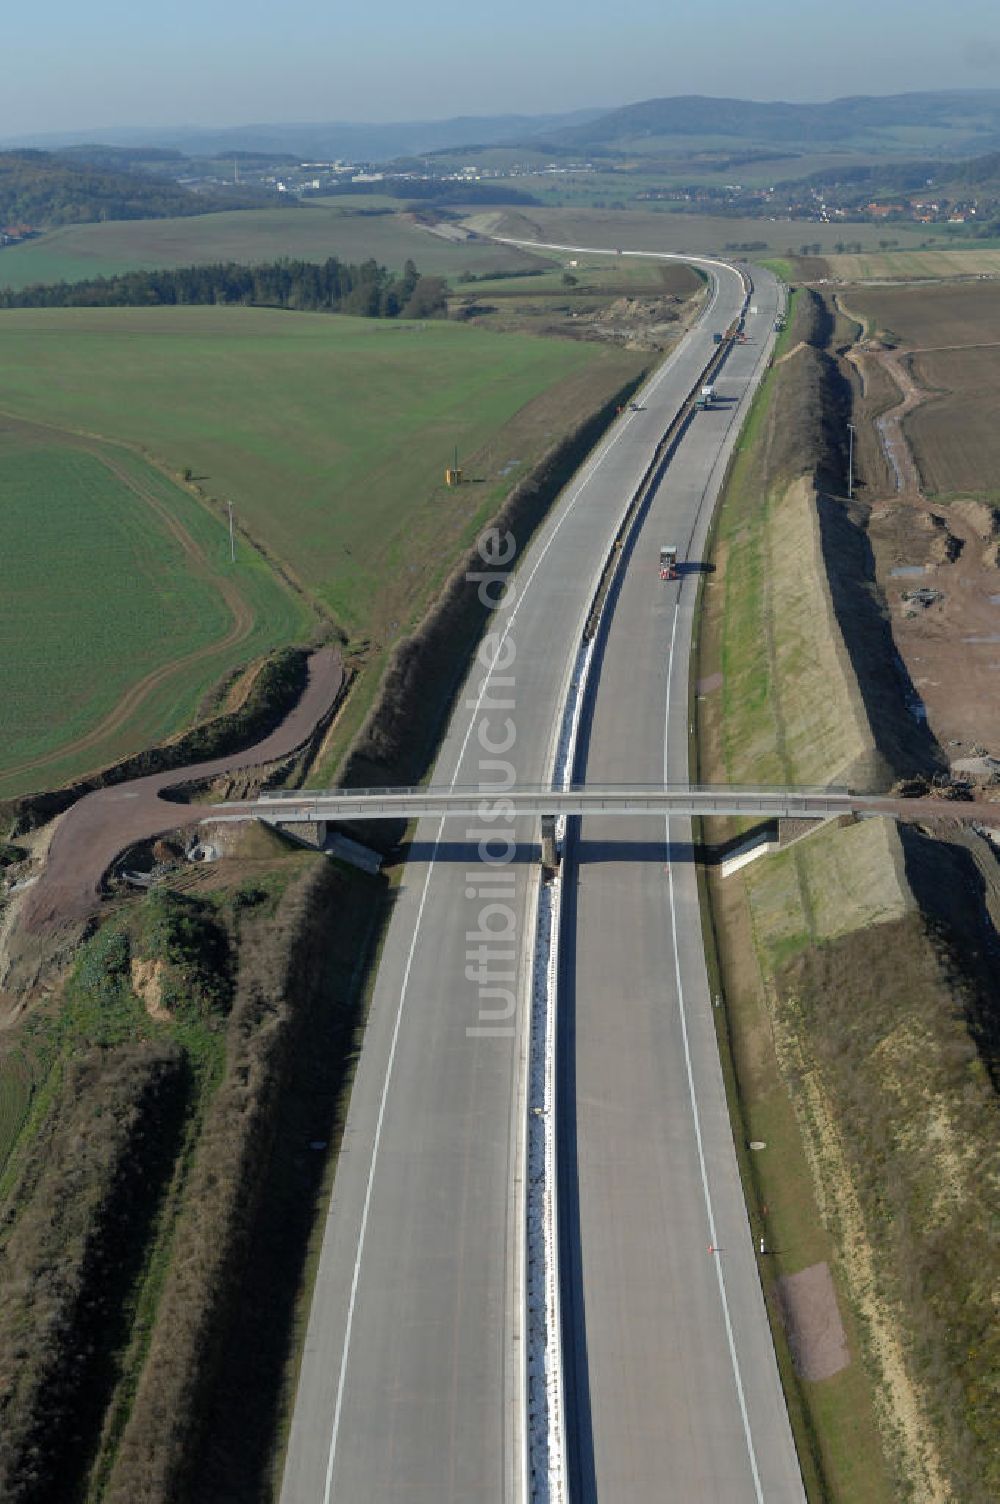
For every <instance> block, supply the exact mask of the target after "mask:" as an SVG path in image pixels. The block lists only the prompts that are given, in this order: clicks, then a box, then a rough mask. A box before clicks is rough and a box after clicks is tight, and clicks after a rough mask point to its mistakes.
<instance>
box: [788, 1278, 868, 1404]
mask: <svg viewBox="0 0 1000 1504" xmlns="http://www.w3.org/2000/svg"><path fill="white" fill-rule="evenodd" d="M776 1288H777V1292H778V1300H779V1302H780V1306H781V1319H782V1321H783V1322H784V1325H785V1330H786V1331H787V1333H788V1345H789V1347H790V1348H791V1350H792V1362H793V1363H794V1364H795V1372H796V1373H797V1374H798V1376H799V1378H800V1379H811V1380H813V1381H815V1380H818V1379H829V1378H832V1377H833V1375H834V1374H835V1373H839V1372H840V1370H841V1369H842V1368H846V1367H847V1365H848V1363H850V1361H851V1354H850V1350H849V1349H848V1346H847V1338H846V1336H845V1335H844V1323H843V1322H842V1321H841V1319H840V1311H839V1310H838V1309H837V1292H836V1291H835V1290H834V1288H833V1278H832V1276H831V1274H830V1266H829V1264H827V1263H825V1262H824V1263H822V1264H810V1266H809V1268H808V1269H800V1270H799V1271H798V1273H797V1274H786V1275H784V1276H783V1277H782V1278H781V1279H779V1280H778V1281H777V1282H776Z"/></svg>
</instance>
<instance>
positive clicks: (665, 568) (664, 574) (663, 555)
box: [660, 543, 677, 580]
mask: <svg viewBox="0 0 1000 1504" xmlns="http://www.w3.org/2000/svg"><path fill="white" fill-rule="evenodd" d="M660 579H661V580H676V579H677V549H676V547H675V546H674V545H673V544H669V543H665V544H664V545H663V547H662V548H661V549H660Z"/></svg>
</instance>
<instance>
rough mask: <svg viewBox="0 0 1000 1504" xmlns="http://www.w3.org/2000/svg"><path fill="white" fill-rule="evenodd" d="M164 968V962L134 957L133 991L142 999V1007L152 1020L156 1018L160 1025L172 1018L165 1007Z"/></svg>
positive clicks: (132, 966) (132, 965)
mask: <svg viewBox="0 0 1000 1504" xmlns="http://www.w3.org/2000/svg"><path fill="white" fill-rule="evenodd" d="M163 968H164V963H163V962H162V961H143V960H142V959H141V958H140V957H139V956H133V957H132V962H131V979H132V991H133V992H134V993H135V995H136V997H138V998H141V999H142V1005H143V1007H144V1008H145V1010H146V1012H147V1013H148V1014H149V1016H150V1018H155V1019H156V1020H157V1022H158V1023H168V1022H169V1021H170V1017H171V1014H170V1010H169V1008H165V1007H164V1006H163Z"/></svg>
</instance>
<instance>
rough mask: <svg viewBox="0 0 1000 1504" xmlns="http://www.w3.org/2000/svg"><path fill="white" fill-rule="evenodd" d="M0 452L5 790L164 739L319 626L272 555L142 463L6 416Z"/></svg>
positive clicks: (0, 764)
mask: <svg viewBox="0 0 1000 1504" xmlns="http://www.w3.org/2000/svg"><path fill="white" fill-rule="evenodd" d="M0 458H2V461H3V465H2V475H0V548H2V552H3V556H4V560H5V565H6V569H7V578H8V584H7V588H6V589H5V590H4V594H3V599H2V602H0V633H2V637H3V643H4V652H3V654H2V657H0V720H2V723H3V726H4V737H3V746H2V750H0V797H3V796H10V795H12V794H16V793H20V792H22V791H24V790H26V789H29V788H39V787H46V786H48V787H51V786H53V785H55V784H58V783H60V782H63V781H65V780H66V779H68V778H73V777H76V776H79V775H80V774H81V773H85V772H88V771H90V770H91V769H94V768H96V767H100V766H102V765H103V764H106V763H108V762H111V761H114V760H115V759H117V758H119V757H122V756H124V755H126V754H128V753H129V752H132V751H134V750H136V749H137V748H139V747H142V746H145V745H148V744H149V743H150V742H154V741H157V740H159V739H161V738H162V737H164V736H166V735H168V734H169V733H170V732H172V731H174V730H175V729H176V728H177V727H178V726H179V725H183V724H184V722H185V721H187V720H190V719H191V717H192V715H193V714H194V712H195V710H196V708H197V706H198V703H199V701H200V700H201V698H202V696H203V695H204V694H205V692H206V690H207V689H208V688H209V686H210V685H212V684H214V683H215V682H216V681H217V680H218V679H219V678H220V677H222V676H223V675H225V674H226V673H228V672H230V671H231V670H232V669H233V668H234V667H235V666H236V665H238V664H241V663H245V662H247V661H248V659H251V658H253V657H255V656H258V655H260V654H261V653H265V652H268V651H269V650H271V649H272V648H274V647H276V646H278V645H280V644H283V643H285V642H288V641H289V640H295V638H297V637H301V636H302V635H303V634H304V633H306V632H307V631H308V630H309V627H310V624H311V622H312V621H313V619H314V618H313V616H312V614H311V612H310V611H309V610H308V608H307V607H306V605H305V604H304V602H303V601H302V600H301V599H299V598H297V597H296V596H295V595H294V594H293V592H292V591H290V590H289V589H288V588H287V587H285V586H284V585H283V584H282V582H281V581H280V580H279V579H278V578H277V577H276V576H275V575H274V573H273V572H272V571H271V570H270V569H269V568H268V566H267V565H266V564H265V563H264V561H263V560H262V559H261V558H260V557H259V555H258V554H256V553H255V552H254V550H253V549H251V548H248V547H247V546H246V545H245V544H244V545H242V546H241V547H240V549H239V551H238V555H237V559H236V562H235V563H231V562H230V557H229V539H228V535H227V531H226V527H225V525H224V523H223V521H222V519H221V518H219V517H216V516H213V515H212V514H211V513H210V512H209V511H208V510H207V509H206V508H205V507H203V506H201V505H199V503H198V502H197V501H196V500H195V499H194V498H193V497H191V496H190V495H188V494H187V493H186V492H185V491H184V490H183V489H182V488H181V487H180V486H176V485H172V484H171V483H170V482H169V481H168V480H167V479H166V478H165V477H164V476H163V475H160V474H158V473H157V472H156V471H155V470H154V469H152V467H150V466H149V465H146V464H144V463H143V462H142V461H141V460H140V459H139V458H138V457H137V456H135V455H133V454H130V453H128V452H127V451H121V450H118V449H115V448H112V447H110V446H106V445H101V444H99V443H97V442H93V441H91V442H84V441H82V440H77V439H75V438H74V437H73V436H72V435H68V434H66V433H63V432H53V431H52V430H51V429H43V428H40V427H35V426H33V425H25V424H17V423H13V424H12V423H7V424H5V425H3V426H2V427H0ZM124 644H127V645H128V651H127V652H123V650H122V649H123V645H124Z"/></svg>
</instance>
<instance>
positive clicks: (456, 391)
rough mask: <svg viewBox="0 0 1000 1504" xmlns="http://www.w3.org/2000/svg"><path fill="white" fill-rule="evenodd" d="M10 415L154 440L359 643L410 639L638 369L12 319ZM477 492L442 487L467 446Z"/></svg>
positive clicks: (7, 370) (36, 314) (525, 355)
mask: <svg viewBox="0 0 1000 1504" xmlns="http://www.w3.org/2000/svg"><path fill="white" fill-rule="evenodd" d="M0 328H2V332H3V337H4V345H5V349H6V353H7V359H6V362H5V366H4V370H3V372H2V374H0V411H6V412H8V413H13V414H15V415H16V416H18V417H21V418H29V419H36V420H38V419H40V420H43V421H46V422H53V423H57V424H59V425H60V427H62V428H66V429H75V430H79V431H85V432H87V433H96V434H99V435H102V436H105V437H110V438H114V439H117V440H124V441H125V442H127V443H129V444H135V445H142V446H145V447H146V448H147V450H148V451H149V452H150V453H151V454H152V455H153V456H155V457H156V458H158V459H161V460H163V461H164V462H165V463H166V464H167V465H168V466H169V467H171V468H172V469H173V470H174V471H176V472H180V471H182V470H183V469H185V468H190V469H191V470H193V471H194V473H195V475H196V477H197V478H198V480H199V481H200V483H201V485H202V486H203V488H204V490H205V492H206V493H208V494H209V495H211V496H212V497H215V498H220V499H221V498H230V497H231V498H233V499H234V501H235V505H236V508H237V514H238V517H239V520H240V522H241V524H242V525H244V526H245V527H246V528H247V529H248V530H249V532H250V533H251V535H253V536H254V537H256V538H259V539H260V540H261V541H262V542H263V543H264V544H265V545H266V547H267V548H268V549H269V550H270V551H271V552H272V553H273V555H275V556H276V557H278V558H280V559H281V560H282V561H284V562H285V563H286V564H287V565H289V566H290V567H291V569H292V570H293V571H294V573H295V574H296V575H297V576H298V577H299V578H300V579H301V580H302V581H303V582H304V583H305V585H306V586H307V587H308V588H309V589H311V590H313V591H315V592H316V593H317V594H318V595H319V596H320V597H321V598H322V599H323V601H324V602H325V603H326V605H327V606H328V607H329V608H330V609H331V610H332V611H333V612H334V613H335V615H336V616H337V618H338V620H339V621H340V622H341V623H342V624H343V625H344V626H345V627H346V628H347V629H348V630H349V631H351V632H355V633H360V634H372V633H374V634H376V636H377V637H378V640H380V641H382V642H384V641H386V640H389V639H391V638H392V637H393V636H394V635H399V633H400V632H401V631H403V630H405V629H406V625H407V622H408V620H410V619H412V618H413V616H414V614H415V613H417V612H419V611H420V610H421V609H422V606H423V604H424V602H425V601H426V599H427V596H428V592H429V590H430V588H431V587H432V586H433V584H434V583H435V581H437V580H439V579H441V578H443V576H444V574H445V573H446V572H447V570H448V568H449V567H450V565H451V562H452V561H453V559H454V558H455V557H456V555H457V550H458V548H459V547H460V546H461V544H462V543H463V542H465V541H466V540H468V539H470V538H471V536H472V535H473V533H474V531H475V529H476V527H477V525H478V524H479V523H481V521H482V520H483V519H485V517H487V516H488V515H490V513H491V512H492V511H493V510H495V508H496V506H497V505H498V504H499V501H500V500H501V498H502V497H503V496H504V495H505V494H506V492H507V491H508V490H509V488H510V487H511V485H512V484H513V483H514V482H515V481H516V479H517V478H518V476H520V475H523V474H524V473H526V471H527V470H528V468H529V466H530V464H531V462H532V461H533V460H534V459H536V458H537V457H538V456H539V454H540V453H542V452H543V451H544V450H545V449H547V448H548V447H549V446H550V445H551V444H552V443H554V442H555V441H556V440H557V439H558V438H559V437H560V436H561V435H562V434H563V433H564V432H565V431H566V429H567V428H568V427H570V426H571V425H572V424H573V423H574V422H577V421H579V419H580V417H581V416H582V414H583V413H585V412H588V411H592V410H594V409H595V408H596V407H598V406H599V405H600V404H601V403H602V402H603V401H605V400H607V398H608V397H609V396H610V395H611V394H612V393H613V392H615V391H617V390H618V389H619V388H620V386H621V385H622V384H623V383H624V382H625V381H626V380H628V379H629V377H631V376H634V375H635V374H636V372H637V371H638V370H640V369H641V368H642V364H643V358H642V357H641V356H639V355H637V354H635V353H634V352H628V351H623V350H618V349H612V348H607V349H606V348H603V347H599V346H597V345H593V344H587V343H574V342H571V341H569V340H566V341H562V340H560V341H555V340H542V339H537V338H531V337H528V336H516V335H515V336H507V335H504V336H499V335H493V334H490V333H486V332H484V331H481V330H476V329H465V328H461V327H458V326H455V325H450V324H445V323H429V324H426V325H420V324H414V323H404V322H399V323H395V322H388V321H380V320H371V319H348V318H341V317H337V318H334V317H331V316H329V315H323V314H305V313H280V312H275V311H269V310H262V309H245V308H225V309H212V308H180V309H167V308H163V309H100V310H84V309H66V310H55V309H53V310H40V311H35V310H30V311H29V310H18V311H13V312H8V313H5V314H3V315H2V316H0ZM456 447H457V448H458V451H459V456H460V460H461V461H462V463H463V464H464V466H465V467H466V471H467V474H468V476H469V478H470V480H472V481H473V482H474V483H473V484H470V485H467V486H464V487H462V488H461V489H458V490H452V491H448V490H446V489H445V487H444V484H443V477H444V470H445V467H446V466H447V465H448V464H450V463H451V460H452V457H453V453H454V450H455V448H456Z"/></svg>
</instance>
